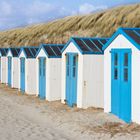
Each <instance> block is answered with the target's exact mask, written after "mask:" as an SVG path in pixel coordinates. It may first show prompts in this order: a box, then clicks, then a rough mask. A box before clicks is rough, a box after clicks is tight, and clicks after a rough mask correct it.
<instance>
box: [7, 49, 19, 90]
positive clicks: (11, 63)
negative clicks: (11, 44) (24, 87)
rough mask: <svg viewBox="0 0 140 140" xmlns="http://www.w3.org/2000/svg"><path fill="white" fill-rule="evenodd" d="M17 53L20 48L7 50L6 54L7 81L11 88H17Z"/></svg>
mask: <svg viewBox="0 0 140 140" xmlns="http://www.w3.org/2000/svg"><path fill="white" fill-rule="evenodd" d="M19 53H20V48H9V49H8V53H7V59H8V60H7V61H8V62H7V74H8V76H7V81H8V85H9V86H11V87H12V88H19V58H18V56H19Z"/></svg>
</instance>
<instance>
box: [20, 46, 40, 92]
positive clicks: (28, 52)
mask: <svg viewBox="0 0 140 140" xmlns="http://www.w3.org/2000/svg"><path fill="white" fill-rule="evenodd" d="M38 50H39V48H38V47H23V48H22V50H21V52H20V54H19V61H20V67H19V69H20V70H19V71H20V76H19V79H20V80H19V81H20V83H19V85H20V86H19V89H20V90H21V91H22V93H26V94H28V95H36V94H37V90H36V86H37V77H36V75H37V70H36V59H35V58H36V54H37V52H38Z"/></svg>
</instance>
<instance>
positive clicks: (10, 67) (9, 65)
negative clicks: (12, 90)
mask: <svg viewBox="0 0 140 140" xmlns="http://www.w3.org/2000/svg"><path fill="white" fill-rule="evenodd" d="M11 73H12V57H8V85H9V86H11Z"/></svg>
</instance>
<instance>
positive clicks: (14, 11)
mask: <svg viewBox="0 0 140 140" xmlns="http://www.w3.org/2000/svg"><path fill="white" fill-rule="evenodd" d="M130 3H140V0H0V30H5V29H9V28H14V27H19V26H25V25H29V24H34V23H41V22H46V21H50V20H53V19H58V18H61V17H65V16H69V15H78V14H88V13H92V12H95V11H99V10H105V9H108V8H110V7H114V6H116V5H117V6H118V5H125V4H130Z"/></svg>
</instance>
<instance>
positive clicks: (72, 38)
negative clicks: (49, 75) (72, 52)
mask: <svg viewBox="0 0 140 140" xmlns="http://www.w3.org/2000/svg"><path fill="white" fill-rule="evenodd" d="M74 38H79V39H81V40H82V39H94V40H99V39H100V40H102V39H106V40H108V38H91V37H90V38H88V37H85V38H84V37H71V38H70V39H69V41H68V42H67V44H66V45H65V46H64V48H63V49H62V51H61V53H63V52H64V50H65V49H66V48H67V47H68V45H69V44H70V43H71V42H72V43H73V44H74V45H75V46H76V47H77V49H78V50H79V52H80V53H81V54H83V55H84V54H104V53H103V52H102V50H99V48H97V49H98V50H99V51H101V52H91V51H89V52H84V51H82V50H81V49H80V46H79V45H78V44H77V43H76V42H75V41H74ZM82 41H83V40H82ZM88 48H89V47H88ZM90 50H91V49H90Z"/></svg>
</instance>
